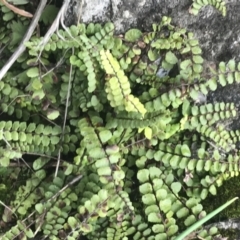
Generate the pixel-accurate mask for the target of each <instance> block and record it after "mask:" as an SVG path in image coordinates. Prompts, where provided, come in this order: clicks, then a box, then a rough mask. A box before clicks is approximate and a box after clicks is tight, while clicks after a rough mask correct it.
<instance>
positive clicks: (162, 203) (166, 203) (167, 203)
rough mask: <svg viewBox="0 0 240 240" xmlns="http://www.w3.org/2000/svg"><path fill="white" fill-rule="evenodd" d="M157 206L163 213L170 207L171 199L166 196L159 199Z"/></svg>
mask: <svg viewBox="0 0 240 240" xmlns="http://www.w3.org/2000/svg"><path fill="white" fill-rule="evenodd" d="M159 206H160V209H161V210H162V211H163V212H164V213H167V212H168V211H169V210H170V209H171V206H172V201H171V199H168V198H167V199H164V200H162V201H160V203H159Z"/></svg>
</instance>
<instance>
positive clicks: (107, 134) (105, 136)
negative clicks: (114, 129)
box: [99, 130, 112, 143]
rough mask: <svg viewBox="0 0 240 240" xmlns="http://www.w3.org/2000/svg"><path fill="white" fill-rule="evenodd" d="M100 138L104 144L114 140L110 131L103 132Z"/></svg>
mask: <svg viewBox="0 0 240 240" xmlns="http://www.w3.org/2000/svg"><path fill="white" fill-rule="evenodd" d="M99 137H100V140H101V142H102V143H106V142H107V141H108V140H110V139H111V138H112V133H111V131H109V130H103V131H101V132H100V133H99Z"/></svg>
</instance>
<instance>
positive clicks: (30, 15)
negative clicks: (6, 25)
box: [0, 0, 33, 18]
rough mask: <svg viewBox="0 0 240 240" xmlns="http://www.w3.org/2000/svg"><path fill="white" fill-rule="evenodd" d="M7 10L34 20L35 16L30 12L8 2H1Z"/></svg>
mask: <svg viewBox="0 0 240 240" xmlns="http://www.w3.org/2000/svg"><path fill="white" fill-rule="evenodd" d="M0 1H1V2H2V3H3V4H4V5H5V6H6V7H7V8H9V9H10V10H12V11H13V12H14V13H16V14H19V15H21V16H23V17H28V18H32V17H33V15H32V14H31V13H30V12H27V11H24V10H23V9H20V8H17V7H15V6H13V5H12V4H10V3H8V2H7V1H6V0H0Z"/></svg>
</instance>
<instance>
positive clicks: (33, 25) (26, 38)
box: [0, 0, 47, 80]
mask: <svg viewBox="0 0 240 240" xmlns="http://www.w3.org/2000/svg"><path fill="white" fill-rule="evenodd" d="M46 4H47V0H41V2H40V3H39V5H38V8H37V11H36V12H35V14H34V16H33V19H32V21H31V24H30V26H29V28H28V30H27V32H26V33H25V35H24V37H23V39H22V41H21V43H20V44H19V46H18V48H17V49H16V51H15V52H14V53H13V54H12V56H11V57H10V58H9V60H8V61H7V63H6V64H5V65H4V66H3V68H2V69H1V70H0V80H2V78H3V77H4V76H5V74H6V73H7V71H8V70H9V69H10V67H11V66H12V65H13V64H14V63H15V61H16V60H17V59H18V58H19V56H20V55H21V54H22V53H23V52H24V51H25V49H26V47H25V45H24V43H25V42H27V41H29V39H30V38H31V36H32V34H33V31H34V29H35V28H36V26H37V24H38V21H39V19H40V17H41V15H42V12H43V9H44V7H45V6H46Z"/></svg>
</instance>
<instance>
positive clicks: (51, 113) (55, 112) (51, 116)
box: [47, 109, 60, 120]
mask: <svg viewBox="0 0 240 240" xmlns="http://www.w3.org/2000/svg"><path fill="white" fill-rule="evenodd" d="M59 115H60V112H59V111H58V110H51V109H48V111H47V118H48V119H50V120H54V119H56V118H58V117H59Z"/></svg>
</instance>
